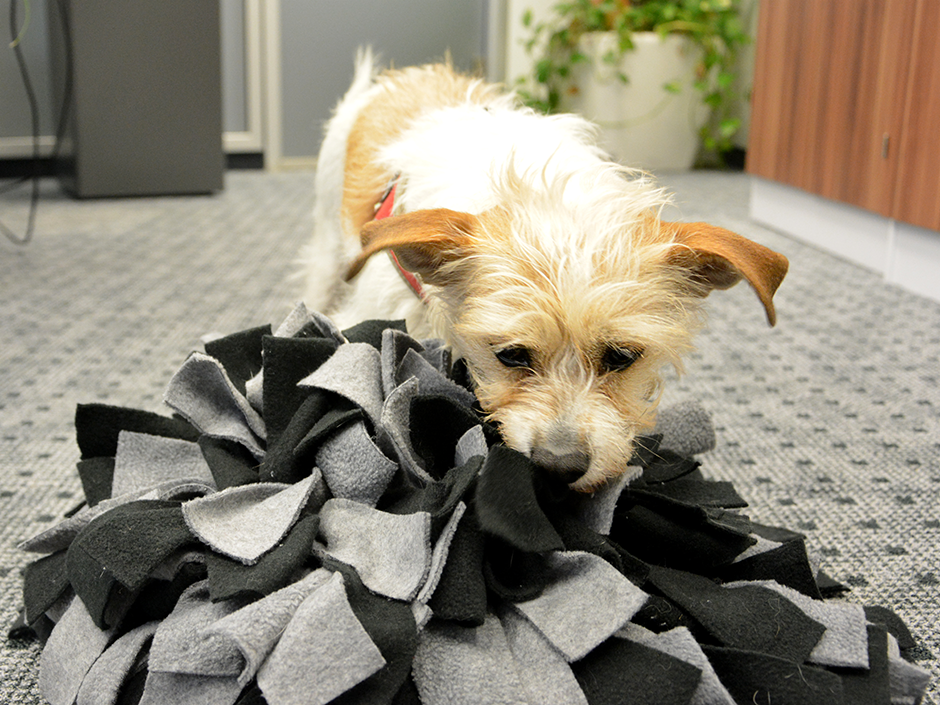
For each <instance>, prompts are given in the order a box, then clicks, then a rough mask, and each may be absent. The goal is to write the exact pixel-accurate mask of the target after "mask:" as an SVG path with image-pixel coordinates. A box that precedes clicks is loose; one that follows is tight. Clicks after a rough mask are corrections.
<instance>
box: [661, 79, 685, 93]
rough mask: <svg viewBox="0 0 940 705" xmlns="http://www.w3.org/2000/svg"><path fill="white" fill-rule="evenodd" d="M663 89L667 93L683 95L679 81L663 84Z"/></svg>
mask: <svg viewBox="0 0 940 705" xmlns="http://www.w3.org/2000/svg"><path fill="white" fill-rule="evenodd" d="M663 89H664V90H665V91H666V92H667V93H675V94H679V93H682V84H681V83H679V81H670V82H669V83H664V84H663Z"/></svg>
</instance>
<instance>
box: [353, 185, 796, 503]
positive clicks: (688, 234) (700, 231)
mask: <svg viewBox="0 0 940 705" xmlns="http://www.w3.org/2000/svg"><path fill="white" fill-rule="evenodd" d="M572 190H573V189H572V188H571V187H570V186H569V187H568V188H566V189H555V190H554V191H553V190H551V189H549V190H548V191H547V192H544V193H542V194H541V195H539V193H518V192H520V191H521V189H520V188H519V187H518V186H517V187H516V188H515V189H513V190H512V192H513V193H518V197H515V198H513V197H509V198H504V199H502V202H501V203H500V205H499V206H497V207H495V208H491V209H489V210H486V211H485V212H483V213H481V214H479V215H472V214H468V213H463V212H456V211H451V210H447V209H431V210H421V211H415V212H411V213H406V214H404V215H399V216H393V217H391V218H387V219H384V220H380V221H374V222H371V223H368V224H367V225H366V226H365V228H364V229H363V231H362V242H363V251H362V254H361V255H360V256H359V258H358V259H357V260H356V261H355V262H354V263H353V265H352V268H351V269H350V272H349V276H350V277H352V276H354V275H355V273H356V272H357V271H358V270H359V268H361V266H362V265H363V263H364V262H365V261H366V259H368V257H369V256H371V255H372V254H374V253H375V252H378V251H381V250H386V249H392V250H394V252H395V253H396V255H397V258H398V260H399V262H400V263H401V264H402V266H404V267H405V268H406V269H408V270H411V271H413V272H415V273H416V274H418V275H419V276H420V277H421V279H422V281H423V282H424V284H425V285H426V287H425V288H426V292H427V295H428V298H429V304H430V305H432V306H435V307H438V313H439V314H440V315H439V316H438V318H439V319H440V320H443V321H446V324H445V326H444V330H441V331H439V332H440V334H441V335H442V336H444V337H445V338H446V339H448V342H450V344H451V345H452V346H453V348H454V350H455V353H456V354H458V355H460V356H462V357H464V358H465V360H466V362H467V365H468V367H469V369H470V371H471V374H472V376H473V378H474V381H475V382H476V385H477V386H476V394H477V397H478V398H479V401H480V404H481V406H482V408H483V409H484V410H485V411H486V412H487V414H489V417H490V418H491V420H492V421H494V422H495V423H496V424H498V426H499V428H500V431H501V434H502V436H503V438H504V440H505V441H506V443H507V444H508V445H509V446H511V447H513V448H515V449H517V450H519V451H521V452H523V453H526V454H527V455H529V456H530V457H531V458H532V459H533V460H534V461H535V462H537V463H538V464H540V465H542V466H545V467H547V468H549V469H551V470H554V471H556V472H559V473H561V474H562V475H563V476H565V477H566V478H567V479H568V480H569V482H571V486H572V487H573V488H574V489H576V490H581V491H591V490H592V489H594V488H596V487H598V486H599V485H600V484H602V483H603V482H604V481H605V480H607V479H608V478H611V477H614V476H617V475H620V474H622V473H624V472H625V471H626V470H627V467H628V461H629V459H630V457H631V455H632V453H633V446H634V440H635V438H636V436H637V435H639V434H640V433H642V432H644V431H648V430H650V429H651V428H652V426H653V423H654V420H655V410H656V405H657V403H658V400H659V392H660V387H661V383H662V376H661V373H662V371H663V368H664V367H665V366H667V365H673V366H674V367H676V368H677V369H681V359H682V356H683V355H684V354H685V353H687V352H688V351H689V350H690V349H691V345H692V338H693V335H694V333H695V332H696V331H697V329H698V328H699V327H700V324H701V302H702V299H703V298H704V297H705V296H707V295H708V293H709V292H710V291H712V290H713V289H725V288H728V287H730V286H733V285H734V284H736V283H737V282H738V281H740V280H741V279H745V280H747V281H748V282H749V283H750V284H751V286H752V287H753V288H754V290H755V291H756V293H757V295H758V297H759V299H760V301H761V302H762V304H763V306H764V309H765V311H766V314H767V319H768V321H769V322H770V323H771V325H773V323H774V321H775V313H774V305H773V295H774V292H775V291H776V289H777V287H778V285H779V284H780V282H781V281H782V279H783V277H784V275H785V274H786V270H787V260H786V259H785V258H784V257H783V256H781V255H779V254H776V253H774V252H772V251H770V250H768V249H767V248H765V247H763V246H761V245H758V244H756V243H754V242H751V241H750V240H747V239H745V238H743V237H741V236H739V235H736V234H735V233H732V232H730V231H728V230H725V229H723V228H719V227H715V226H712V225H708V224H705V223H690V224H686V223H667V222H663V221H661V220H660V219H659V218H658V217H657V213H658V209H657V208H656V197H657V196H656V193H658V192H656V193H652V195H650V194H649V193H647V194H646V196H645V197H643V198H637V196H636V194H631V193H629V192H628V193H625V194H620V195H617V194H607V195H604V194H600V195H599V196H595V197H593V198H586V197H585V195H584V193H583V192H581V193H579V194H577V195H574V196H573V195H572V193H571V192H572ZM659 205H662V204H661V203H660V204H659Z"/></svg>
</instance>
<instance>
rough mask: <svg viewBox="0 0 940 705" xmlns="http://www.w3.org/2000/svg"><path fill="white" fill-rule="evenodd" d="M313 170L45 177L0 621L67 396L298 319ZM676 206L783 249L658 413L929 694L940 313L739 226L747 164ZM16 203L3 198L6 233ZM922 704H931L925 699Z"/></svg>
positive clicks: (23, 296)
mask: <svg viewBox="0 0 940 705" xmlns="http://www.w3.org/2000/svg"><path fill="white" fill-rule="evenodd" d="M312 180H313V178H312V174H310V173H288V174H266V173H260V172H232V173H230V174H228V175H227V182H226V189H225V190H224V191H223V192H222V193H220V194H218V195H215V196H211V197H177V198H159V199H133V200H96V201H74V200H72V199H69V198H68V197H66V196H64V195H63V194H62V193H61V192H60V191H59V189H58V187H57V185H56V184H55V183H54V182H52V181H48V182H45V183H44V184H43V197H44V200H43V203H42V206H41V209H40V213H39V219H38V227H37V233H36V237H35V240H34V242H33V243H32V244H31V245H29V246H28V247H25V248H16V247H14V246H13V245H11V244H9V243H7V242H5V241H3V242H0V517H2V519H0V620H2V623H3V625H4V626H5V625H7V624H9V623H10V622H11V621H12V620H13V619H14V617H15V616H16V614H17V611H18V609H19V606H20V604H19V601H20V586H21V583H20V580H21V578H20V571H21V569H22V567H23V566H24V565H25V564H26V562H27V561H28V560H29V559H30V557H29V556H28V555H24V554H23V553H21V552H19V551H18V550H17V549H16V545H17V544H18V543H19V542H20V541H22V540H23V539H26V538H28V537H30V536H32V535H34V534H36V533H38V532H39V531H40V530H42V529H44V528H47V527H48V526H50V525H51V524H52V523H54V522H55V521H57V520H58V519H59V518H60V517H61V515H62V514H63V513H64V512H66V511H68V510H69V509H71V508H73V507H74V506H75V505H76V504H77V503H78V502H79V501H80V499H81V488H80V483H79V481H78V477H77V475H76V474H75V471H74V463H75V461H76V460H77V458H78V449H77V447H76V445H75V441H74V434H73V430H72V417H73V414H74V409H75V405H76V404H77V403H79V402H105V403H109V404H119V405H127V406H132V407H135V408H143V409H150V410H153V411H161V412H164V413H165V409H163V408H162V405H161V397H162V392H163V388H164V387H165V385H166V383H167V382H168V381H169V379H170V376H171V375H172V374H173V372H174V371H175V370H176V368H177V367H178V366H179V364H180V363H182V361H183V360H184V359H185V357H186V355H187V354H188V352H189V351H190V350H192V349H195V348H198V347H199V346H200V342H199V341H200V338H201V336H203V335H205V334H207V333H210V332H219V333H232V332H236V331H239V330H242V329H244V328H249V327H253V326H256V325H260V324H263V323H269V322H270V323H277V322H279V321H280V320H281V318H283V317H284V316H285V315H286V314H287V313H288V312H289V310H290V309H291V305H292V303H293V301H294V299H295V297H296V296H297V292H298V290H299V283H298V282H296V281H293V280H291V278H290V275H291V273H292V272H294V271H295V264H294V260H295V258H296V255H297V251H298V248H299V247H300V245H301V244H302V243H303V242H304V241H305V239H306V238H307V236H308V233H309V231H310V225H311V224H310V211H311V206H312ZM662 180H663V182H664V183H665V184H666V185H667V186H668V187H669V188H670V189H671V190H672V191H673V192H674V193H675V200H676V207H675V208H674V209H672V211H671V212H670V213H669V214H668V215H669V216H670V217H674V218H682V219H686V220H708V221H711V222H714V223H716V224H719V225H723V226H725V227H728V228H731V229H732V230H736V231H737V232H740V233H742V234H744V235H746V236H748V237H751V238H752V239H754V240H757V241H759V242H762V243H764V244H766V245H769V246H771V247H773V248H775V249H777V250H779V251H781V252H783V253H784V254H786V255H787V256H788V257H789V258H790V262H791V270H790V272H791V273H790V275H789V277H788V278H787V280H786V281H785V282H784V284H783V286H782V288H781V290H780V292H779V294H778V296H777V302H778V304H777V308H778V316H779V323H778V326H777V327H776V328H774V329H769V328H767V326H766V324H765V323H764V322H763V313H762V311H761V309H760V307H759V305H758V304H757V303H756V299H754V297H753V294H752V293H751V292H750V291H748V290H747V288H746V287H744V286H741V287H737V288H736V289H733V290H731V291H728V292H719V293H716V294H714V295H713V296H712V297H711V300H710V309H711V317H710V324H709V327H708V329H707V330H706V331H705V332H704V333H703V334H702V335H701V337H700V338H699V346H698V349H697V351H696V352H695V353H694V354H693V355H692V357H691V358H690V359H689V361H688V365H687V372H686V374H685V375H684V376H682V377H681V378H678V379H675V380H672V383H671V385H670V389H669V391H668V392H667V398H666V402H665V403H669V402H670V401H679V400H682V399H687V398H695V399H699V400H701V401H702V403H703V404H704V405H705V406H706V408H707V409H708V410H709V411H710V412H711V413H712V415H713V418H714V422H715V425H716V428H717V432H718V447H717V449H716V450H715V451H713V452H712V453H710V454H709V455H707V456H705V457H704V462H705V465H704V470H705V471H706V473H707V474H709V475H710V476H711V477H714V478H720V479H728V480H731V481H733V482H734V483H735V486H736V487H737V488H738V491H739V492H740V493H741V494H742V495H743V496H744V497H745V498H746V499H747V500H748V501H749V503H750V505H751V506H750V509H749V510H748V512H749V514H750V516H751V517H752V518H754V519H755V520H757V521H760V522H763V523H766V524H775V525H780V526H786V527H788V528H791V529H795V530H798V531H801V532H803V533H805V534H806V535H807V537H808V545H809V547H810V549H811V550H812V551H813V552H814V553H815V554H816V555H817V556H818V558H819V560H820V562H821V563H822V565H823V566H824V568H825V569H826V571H827V572H828V573H829V574H830V575H831V576H833V577H834V578H836V579H837V580H839V581H841V582H843V583H845V584H847V585H849V586H851V588H852V592H851V593H850V595H849V597H848V598H847V599H850V600H853V601H858V602H862V603H864V604H877V605H885V606H888V607H891V608H892V609H894V610H896V611H897V612H898V613H899V614H900V615H901V616H902V617H903V618H904V619H905V620H906V622H907V624H908V626H909V627H910V628H911V630H912V632H913V633H914V635H915V637H916V638H917V639H918V640H919V642H920V644H921V649H920V651H919V657H920V664H921V665H923V666H925V667H926V668H928V669H931V670H932V671H933V673H934V675H935V680H934V683H932V685H931V687H930V690H929V691H928V693H929V694H928V698H927V700H926V702H936V698H937V697H938V694H940V686H938V683H937V682H936V681H937V680H938V679H940V678H938V677H940V660H938V657H940V628H938V625H940V501H938V500H940V304H938V303H935V302H931V301H927V300H925V299H922V298H919V297H917V296H915V295H913V294H909V293H906V292H904V291H902V290H901V289H898V288H895V287H892V286H888V285H886V284H884V283H883V282H882V281H881V280H880V278H879V277H878V276H877V275H875V274H874V273H872V272H870V271H868V270H865V269H863V268H860V267H857V266H855V265H852V264H849V263H846V262H845V261H842V260H839V259H837V258H835V257H833V256H831V255H829V254H826V253H824V252H821V251H819V250H817V249H815V248H813V247H810V246H807V245H805V244H803V243H800V242H796V241H794V240H792V239H790V238H787V237H784V236H782V235H780V234H777V233H774V232H772V231H770V230H768V229H766V228H763V227H760V226H758V225H756V224H754V223H753V222H751V221H750V220H749V219H748V216H747V198H748V179H747V177H746V176H744V175H741V174H726V173H714V172H692V173H689V174H674V175H666V176H665V177H664V178H663V179H662ZM26 207H27V193H26V191H24V190H19V191H17V192H15V193H10V194H5V195H2V196H0V219H3V221H4V222H5V223H7V225H10V226H13V227H16V228H20V227H21V224H22V223H23V222H24V221H25V213H26ZM38 654H39V649H38V646H37V645H35V644H29V643H18V642H9V641H8V640H6V639H5V638H3V639H0V703H22V704H26V705H32V704H33V703H41V702H43V700H42V698H41V696H40V694H39V691H38V688H37V685H36V674H37V671H38ZM931 698H933V699H931Z"/></svg>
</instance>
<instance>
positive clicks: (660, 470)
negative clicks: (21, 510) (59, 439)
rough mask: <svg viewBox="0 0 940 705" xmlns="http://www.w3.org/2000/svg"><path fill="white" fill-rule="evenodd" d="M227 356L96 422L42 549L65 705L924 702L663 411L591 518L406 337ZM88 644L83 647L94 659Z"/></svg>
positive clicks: (593, 503)
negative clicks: (149, 406)
mask: <svg viewBox="0 0 940 705" xmlns="http://www.w3.org/2000/svg"><path fill="white" fill-rule="evenodd" d="M270 330H271V328H270V327H267V326H261V327H258V328H253V329H250V330H247V331H243V332H241V333H235V334H233V335H231V336H227V337H221V338H220V337H214V338H213V339H212V340H210V341H209V342H208V343H207V344H206V345H207V352H208V353H209V354H205V355H204V354H202V353H195V354H193V355H192V356H191V357H190V358H189V359H187V360H186V361H185V362H184V363H183V366H182V368H181V370H180V372H179V373H177V374H176V375H175V376H174V377H173V379H172V380H171V382H170V385H169V388H168V391H167V401H168V405H169V406H170V408H171V409H172V410H173V411H174V412H175V414H176V415H173V416H161V415H159V414H154V413H152V412H143V411H137V410H134V409H124V408H120V407H109V406H103V405H86V406H83V407H80V408H79V410H78V412H77V413H76V433H77V440H78V445H79V449H80V451H81V456H82V457H81V459H80V461H79V466H78V471H79V474H80V477H81V480H82V486H83V488H84V490H85V493H86V502H87V506H84V507H82V508H80V509H78V510H77V511H75V512H74V513H72V514H71V515H70V516H68V517H66V518H64V519H63V521H62V522H60V523H59V524H57V525H55V526H53V527H51V528H48V529H46V530H45V531H43V532H42V533H41V534H40V535H38V536H36V537H34V538H33V539H31V540H29V541H27V542H24V544H23V546H22V548H24V549H25V550H29V551H31V552H33V553H34V554H38V555H36V557H35V558H36V560H35V561H34V562H33V563H31V564H30V565H29V566H27V568H26V570H25V573H24V583H23V589H24V605H25V614H24V620H23V623H22V624H20V625H19V626H18V627H17V633H18V634H22V633H24V632H28V631H29V630H32V632H33V633H35V634H36V636H37V637H38V638H40V639H42V640H44V647H43V652H42V656H41V658H40V686H41V688H42V690H43V693H44V695H45V696H46V697H47V699H48V700H49V701H50V703H52V705H72V704H73V703H80V704H81V705H98V704H99V703H100V704H101V705H104V704H105V703H107V704H108V705H110V704H111V703H113V702H117V703H143V705H164V703H167V702H186V703H189V702H201V703H209V704H211V705H295V704H297V705H299V703H301V702H304V703H307V702H313V703H328V702H329V703H336V704H337V705H410V704H412V703H413V704H416V705H417V704H418V703H420V704H421V705H432V704H434V703H442V704H443V703H447V705H451V704H452V703H458V704H459V703H468V704H471V703H472V705H488V704H489V703H520V704H522V703H527V704H531V705H535V704H539V705H542V704H549V705H551V704H552V703H559V704H561V703H574V704H581V705H585V704H586V705H608V704H609V705H613V704H614V703H620V702H623V700H624V697H625V694H627V695H628V697H629V702H630V703H631V704H633V703H640V704H642V703H650V704H655V705H673V704H675V705H679V704H680V703H681V704H683V705H731V703H745V702H747V703H749V702H768V703H774V704H775V705H779V704H780V703H788V702H792V703H820V705H822V704H823V703H825V705H889V703H890V704H891V705H893V704H894V703H908V702H909V703H915V702H917V700H918V699H919V698H920V696H921V695H922V694H923V692H924V691H925V689H926V687H927V681H926V677H927V674H926V672H925V671H924V670H923V669H921V668H919V667H918V666H917V665H916V664H913V663H911V662H909V661H908V660H906V658H905V657H907V656H909V655H910V654H911V650H912V649H914V648H915V647H916V646H917V642H916V640H915V638H914V637H913V636H912V635H911V634H910V632H909V631H908V630H907V628H906V627H905V625H904V623H903V621H901V620H900V619H899V618H898V617H897V615H894V614H893V613H891V612H889V611H887V610H884V609H882V608H879V607H877V606H871V605H859V604H856V603H854V602H852V601H851V599H848V600H845V599H842V600H839V601H834V600H832V599H831V598H832V597H836V596H839V597H844V596H845V593H846V592H847V589H846V588H845V587H844V586H842V585H840V584H839V583H838V582H836V581H835V580H832V579H831V578H829V577H828V576H826V575H825V573H824V572H823V571H821V570H820V569H819V566H818V565H816V563H814V562H813V561H812V560H811V559H810V556H809V553H808V550H807V541H806V538H805V537H804V536H802V535H801V534H799V533H797V532H794V531H790V530H788V529H786V528H783V527H772V526H764V525H761V524H759V523H757V522H753V521H751V519H750V517H749V516H748V514H747V506H746V501H745V498H743V497H741V496H740V495H739V494H738V493H737V492H736V491H735V489H734V487H733V486H732V485H731V484H730V483H727V482H721V481H715V480H712V479H710V478H709V476H708V473H707V471H708V470H709V468H708V466H707V456H703V457H692V456H694V455H696V454H701V453H705V452H707V450H708V449H710V448H711V447H713V445H714V443H715V434H714V430H713V429H712V427H711V423H710V420H709V418H708V414H707V412H706V411H705V409H704V408H703V407H702V405H701V404H697V403H688V404H684V405H682V406H680V407H677V408H674V409H669V408H666V409H663V410H662V411H661V413H660V420H659V425H658V426H657V427H656V429H655V430H654V432H653V433H652V434H650V435H648V436H641V437H639V438H637V439H636V441H635V453H634V456H633V457H632V458H631V459H630V460H629V462H628V463H627V465H626V466H625V468H624V472H623V473H622V474H621V475H620V476H619V477H618V478H615V479H613V480H611V481H610V482H609V483H608V484H607V485H606V486H604V487H602V488H599V489H598V491H597V492H595V493H594V494H593V495H592V496H586V495H581V494H577V493H574V492H573V491H571V490H570V489H569V488H568V486H567V485H566V484H565V482H564V481H563V480H562V479H561V478H559V477H557V476H555V475H553V474H552V473H551V472H548V471H546V470H544V469H542V468H540V467H538V466H537V465H536V464H535V463H533V462H532V460H531V459H529V458H528V457H526V456H525V455H523V454H522V453H519V452H517V451H515V450H512V449H510V448H508V447H506V446H505V445H504V444H503V443H502V441H501V440H500V436H499V432H498V429H497V428H495V427H494V426H493V425H492V424H490V423H489V422H488V421H487V420H486V419H485V418H484V417H483V416H482V414H481V412H480V411H479V409H478V408H477V404H476V401H475V398H474V396H473V383H472V375H470V374H469V372H468V370H467V368H466V364H465V363H463V362H462V361H460V360H456V361H454V360H452V359H451V357H450V352H449V350H448V349H447V348H446V347H445V346H444V345H443V344H442V343H441V342H440V341H434V340H430V341H427V340H426V341H417V340H414V339H413V338H411V337H410V336H409V335H408V334H407V332H406V331H405V329H404V326H403V324H402V323H401V322H388V321H367V322H363V323H362V324H360V325H357V326H355V327H354V328H351V329H348V330H345V331H339V330H337V329H336V327H335V325H333V323H332V322H331V321H329V319H327V318H325V317H323V316H322V315H320V314H317V313H314V312H310V311H308V310H306V309H305V308H304V307H302V306H299V307H298V308H297V309H296V310H295V311H294V312H293V313H292V314H291V316H289V317H288V319H287V320H286V321H285V322H284V323H283V324H281V325H280V326H277V327H275V328H274V334H273V335H272V334H271V333H270ZM76 644H77V645H78V647H77V648H76Z"/></svg>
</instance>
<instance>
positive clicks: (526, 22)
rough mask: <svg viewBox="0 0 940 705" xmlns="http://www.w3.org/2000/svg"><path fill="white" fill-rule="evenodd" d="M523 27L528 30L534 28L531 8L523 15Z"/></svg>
mask: <svg viewBox="0 0 940 705" xmlns="http://www.w3.org/2000/svg"><path fill="white" fill-rule="evenodd" d="M522 26H523V27H526V28H528V27H531V26H532V10H531V9H530V8H526V11H525V12H523V13H522Z"/></svg>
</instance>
